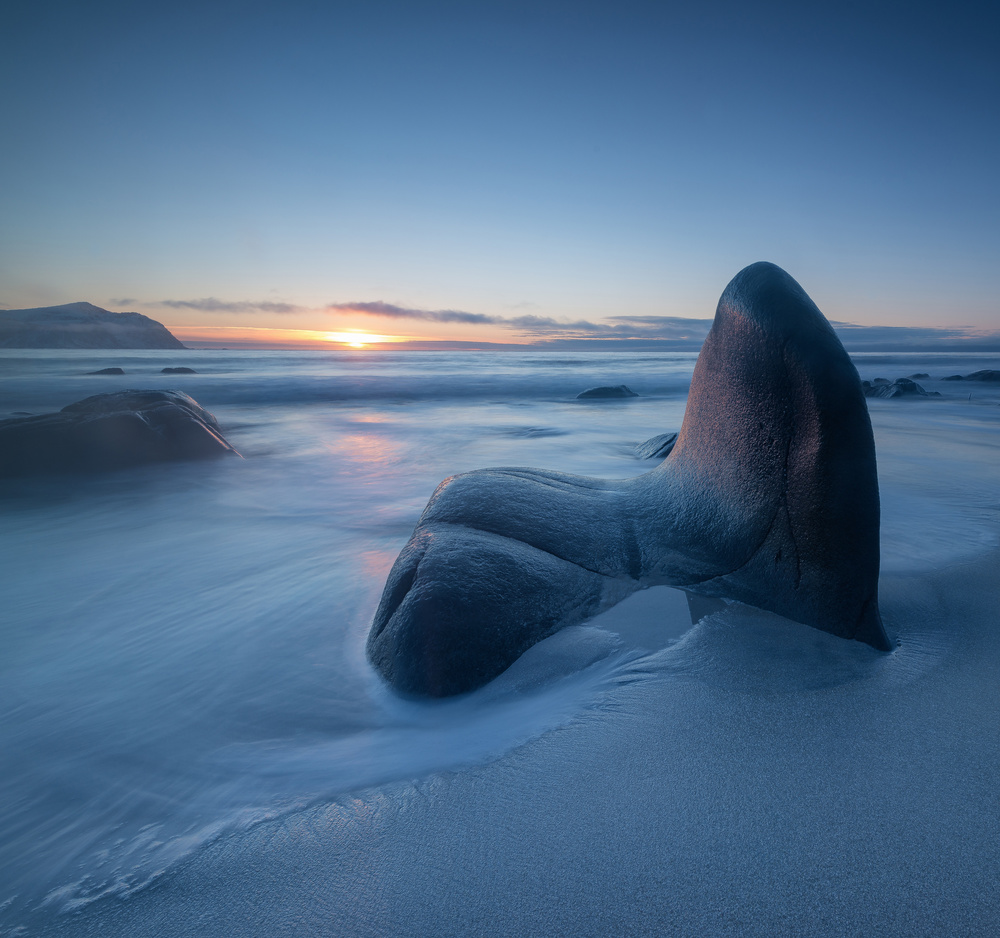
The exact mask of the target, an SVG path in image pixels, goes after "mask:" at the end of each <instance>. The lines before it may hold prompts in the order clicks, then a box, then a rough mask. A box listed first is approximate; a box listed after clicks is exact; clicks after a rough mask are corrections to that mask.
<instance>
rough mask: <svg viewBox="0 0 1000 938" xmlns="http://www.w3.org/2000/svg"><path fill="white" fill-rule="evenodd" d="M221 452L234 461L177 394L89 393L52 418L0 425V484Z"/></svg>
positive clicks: (198, 409)
mask: <svg viewBox="0 0 1000 938" xmlns="http://www.w3.org/2000/svg"><path fill="white" fill-rule="evenodd" d="M227 453H233V454H235V455H237V456H238V455H239V453H237V452H236V450H235V449H234V448H233V447H232V446H231V445H230V444H229V443H228V442H227V441H226V439H225V437H224V436H223V435H222V431H221V430H220V429H219V424H218V421H216V419H215V417H213V416H212V415H211V414H210V413H209V412H208V411H207V410H205V409H204V408H203V407H202V406H201V405H200V404H198V402H197V401H195V400H193V399H192V398H190V397H188V396H187V395H186V394H182V393H181V392H180V391H135V390H129V391H116V392H113V393H111V394H95V395H94V396H93V397H88V398H86V399H85V400H82V401H78V402H77V403H75V404H70V405H68V406H67V407H64V408H63V409H62V410H61V411H59V412H58V413H55V414H40V415H38V416H34V417H15V418H12V419H9V420H2V421H0V478H11V477H16V476H33V475H38V474H43V473H67V472H68V473H73V472H104V471H107V470H111V469H123V468H126V467H128V466H138V465H142V464H143V463H151V462H165V461H170V460H179V459H206V458H210V457H213V456H221V455H225V454H227Z"/></svg>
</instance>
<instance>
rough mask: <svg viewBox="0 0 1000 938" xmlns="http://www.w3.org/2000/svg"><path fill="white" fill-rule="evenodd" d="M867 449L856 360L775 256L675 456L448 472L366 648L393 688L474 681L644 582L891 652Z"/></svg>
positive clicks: (722, 329) (708, 355)
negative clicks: (582, 472) (636, 467)
mask: <svg viewBox="0 0 1000 938" xmlns="http://www.w3.org/2000/svg"><path fill="white" fill-rule="evenodd" d="M878 571H879V499H878V481H877V477H876V466H875V444H874V439H873V436H872V430H871V423H870V421H869V417H868V409H867V407H866V404H865V399H864V395H863V393H862V389H861V382H860V380H859V378H858V373H857V371H856V370H855V368H854V366H853V365H852V364H851V361H850V359H849V358H848V356H847V353H846V352H845V351H844V348H843V346H842V345H841V344H840V341H839V339H838V338H837V336H836V334H835V333H834V331H833V329H832V328H831V327H830V324H829V323H828V322H827V321H826V319H824V317H823V315H822V313H820V311H819V310H818V309H817V308H816V306H815V304H814V303H813V302H812V300H810V299H809V297H808V296H807V295H806V293H805V291H804V290H803V289H802V288H801V287H800V286H799V285H798V284H797V283H796V282H795V281H794V280H793V279H792V278H791V277H790V276H788V274H786V273H785V272H784V271H783V270H781V269H780V268H778V267H776V266H774V265H773V264H766V263H761V264H754V265H752V266H750V267H747V268H746V269H744V270H742V271H740V273H739V274H737V275H736V277H735V278H734V279H733V280H732V282H731V283H730V284H729V286H728V287H727V288H726V290H725V292H724V293H723V295H722V298H721V299H720V301H719V306H718V309H717V311H716V315H715V321H714V323H713V325H712V329H711V331H710V333H709V335H708V338H707V339H706V340H705V344H704V347H703V348H702V351H701V354H700V356H699V358H698V362H697V364H696V366H695V371H694V378H693V380H692V383H691V390H690V394H689V396H688V403H687V410H686V412H685V414H684V421H683V424H682V426H681V430H680V433H679V434H678V437H677V440H676V443H675V445H674V447H673V449H672V451H671V452H670V454H669V456H668V457H667V458H666V459H665V460H664V461H663V462H662V463H660V465H659V466H657V467H656V468H655V469H653V470H652V471H651V472H647V473H645V474H644V475H640V476H638V477H636V478H632V479H625V480H621V481H615V480H607V479H590V478H585V477H581V476H572V475H568V474H566V473H562V472H553V471H545V470H538V469H522V468H505V469H485V470H480V471H477V472H467V473H464V474H462V475H458V476H454V477H452V478H450V479H445V481H444V482H442V483H441V485H439V486H438V488H437V490H436V491H435V492H434V494H433V495H432V497H431V500H430V502H429V503H428V505H427V507H426V508H425V509H424V512H423V514H422V515H421V517H420V520H419V521H418V523H417V527H416V530H415V531H414V532H413V535H412V536H411V538H410V540H409V543H408V544H407V545H406V546H405V547H404V548H403V550H402V552H401V553H400V555H399V557H398V558H397V560H396V562H395V564H394V565H393V568H392V570H391V571H390V573H389V576H388V579H387V581H386V584H385V589H384V591H383V594H382V600H381V603H380V604H379V608H378V611H377V612H376V614H375V619H374V622H373V623H372V628H371V632H370V633H369V636H368V645H367V651H368V657H369V660H370V661H371V662H372V664H373V665H374V667H375V668H376V669H377V670H378V671H379V673H380V674H381V675H382V676H383V677H384V678H385V679H386V680H387V681H388V682H389V683H390V684H391V685H392V686H393V687H395V688H396V689H398V690H400V691H403V692H406V693H412V694H424V695H432V696H446V695H449V694H457V693H462V692H464V691H470V690H473V689H475V688H477V687H479V686H481V685H483V684H485V683H486V682H487V681H490V680H492V679H493V678H494V677H496V676H497V675H498V674H500V673H501V672H502V671H504V670H505V669H506V668H507V667H508V666H509V665H510V664H511V663H512V662H513V661H515V660H516V659H517V658H518V656H520V655H521V654H522V652H524V651H525V650H526V649H527V648H529V647H530V646H531V645H533V644H534V643H535V642H538V641H540V640H541V639H543V638H545V637H547V636H549V635H551V634H552V633H553V632H555V631H557V630H558V629H561V628H563V627H564V626H567V625H572V624H574V623H577V622H580V621H582V620H584V619H586V618H588V617H590V616H593V615H595V614H597V613H599V612H601V611H603V610H604V609H607V608H609V607H610V606H612V605H614V604H615V603H616V602H618V601H619V600H621V599H623V598H624V597H625V596H627V595H629V594H630V593H631V592H633V591H634V590H636V589H641V588H643V587H648V586H654V585H668V586H675V587H681V588H684V589H686V590H688V591H690V592H693V593H697V594H699V595H703V596H710V597H725V598H730V599H736V600H740V601H742V602H745V603H748V604H750V605H754V606H759V607H761V608H763V609H767V610H770V611H772V612H776V613H778V614H780V615H783V616H786V617H788V618H790V619H794V620H796V621H798V622H801V623H805V624H806V625H810V626H814V627H816V628H818V629H822V630H824V631H826V632H830V633H832V634H834V635H839V636H841V637H843V638H849V639H857V640H858V641H862V642H867V643H868V644H870V645H873V646H874V647H875V648H879V649H884V650H888V649H889V648H890V643H889V640H888V637H887V636H886V633H885V631H884V629H883V627H882V621H881V618H880V616H879V611H878Z"/></svg>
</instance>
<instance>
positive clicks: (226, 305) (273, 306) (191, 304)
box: [153, 296, 308, 315]
mask: <svg viewBox="0 0 1000 938" xmlns="http://www.w3.org/2000/svg"><path fill="white" fill-rule="evenodd" d="M153 305H154V306H166V307H168V308H169V309H195V310H198V311H199V312H203V313H279V314H281V315H285V314H288V313H301V312H305V311H306V310H307V309H308V307H305V306H297V305H295V304H294V303H274V302H271V301H270V300H260V301H257V300H236V301H226V300H217V299H216V298H215V297H214V296H207V297H205V298H204V299H200V300H157V301H156V302H155V303H154V304H153Z"/></svg>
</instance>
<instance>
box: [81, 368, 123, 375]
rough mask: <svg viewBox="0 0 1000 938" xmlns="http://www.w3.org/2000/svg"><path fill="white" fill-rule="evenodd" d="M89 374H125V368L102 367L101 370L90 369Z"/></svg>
mask: <svg viewBox="0 0 1000 938" xmlns="http://www.w3.org/2000/svg"><path fill="white" fill-rule="evenodd" d="M87 374H88V375H123V374H125V369H124V368H102V369H101V370H100V371H88V372H87Z"/></svg>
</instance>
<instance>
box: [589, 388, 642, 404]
mask: <svg viewBox="0 0 1000 938" xmlns="http://www.w3.org/2000/svg"><path fill="white" fill-rule="evenodd" d="M638 396H639V395H638V394H636V393H635V391H633V390H632V389H631V388H630V387H629V386H628V385H626V384H616V385H614V386H605V387H600V388H587V390H586V391H581V392H580V393H579V394H577V396H576V399H577V400H578V401H584V400H614V399H615V398H623V397H638Z"/></svg>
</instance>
